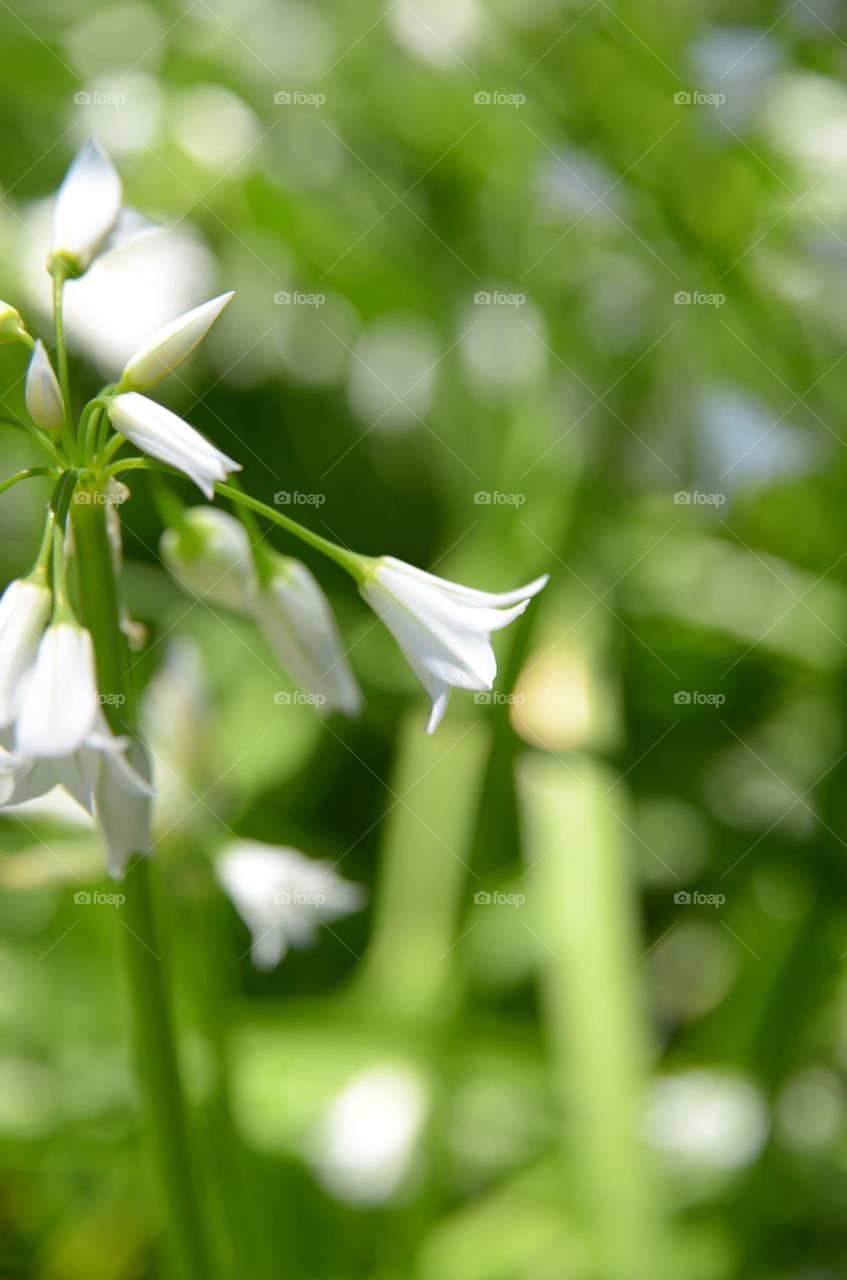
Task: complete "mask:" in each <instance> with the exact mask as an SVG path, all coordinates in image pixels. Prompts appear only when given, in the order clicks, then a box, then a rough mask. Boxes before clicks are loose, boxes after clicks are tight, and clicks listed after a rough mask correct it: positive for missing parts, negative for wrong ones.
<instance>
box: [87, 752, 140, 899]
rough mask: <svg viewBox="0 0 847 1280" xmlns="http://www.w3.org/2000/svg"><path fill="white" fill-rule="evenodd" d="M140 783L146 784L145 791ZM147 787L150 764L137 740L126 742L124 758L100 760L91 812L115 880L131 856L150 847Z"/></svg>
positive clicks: (111, 874) (110, 871)
mask: <svg viewBox="0 0 847 1280" xmlns="http://www.w3.org/2000/svg"><path fill="white" fill-rule="evenodd" d="M124 766H125V767H124ZM140 783H144V784H146V785H145V786H144V789H142V787H141V785H140ZM149 783H150V763H149V761H148V759H147V753H146V751H145V750H144V748H143V746H142V745H141V743H140V742H139V741H138V739H137V738H133V739H131V740H130V741H129V743H128V744H127V748H126V755H125V756H123V755H122V754H118V755H117V756H116V757H111V758H110V757H109V756H108V754H106V755H102V756H101V767H100V769H99V771H98V774H97V779H96V781H95V783H94V808H95V811H96V814H97V826H98V829H99V831H100V833H101V835H102V836H103V841H104V843H105V845H106V857H107V866H108V869H109V875H110V876H112V877H113V878H114V879H116V880H118V879H120V877H121V876H122V875H123V873H124V870H125V868H126V864H127V861H128V860H129V859H130V858H131V857H133V855H135V856H141V855H143V854H146V853H147V852H149V850H150V848H151V846H152V843H153V840H152V837H151V834H150V817H151V808H152V806H151V800H150V796H151V789H150V785H149Z"/></svg>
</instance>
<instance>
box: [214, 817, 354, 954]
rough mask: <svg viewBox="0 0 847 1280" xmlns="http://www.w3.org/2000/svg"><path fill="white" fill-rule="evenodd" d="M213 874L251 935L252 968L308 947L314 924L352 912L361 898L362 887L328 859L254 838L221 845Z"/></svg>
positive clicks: (312, 936)
mask: <svg viewBox="0 0 847 1280" xmlns="http://www.w3.org/2000/svg"><path fill="white" fill-rule="evenodd" d="M217 875H218V879H219V881H220V883H221V884H222V886H223V888H224V889H225V890H226V892H227V894H228V895H229V897H230V898H231V900H232V903H233V905H234V907H235V909H236V911H237V912H238V914H239V915H240V916H241V918H242V920H243V921H244V923H245V924H246V925H247V928H248V929H249V930H250V933H251V934H252V938H253V943H252V947H251V952H250V954H251V958H252V961H253V964H254V965H255V966H256V968H257V969H272V968H273V967H274V966H275V965H277V964H279V962H280V960H281V959H282V958H283V956H284V955H285V953H286V952H287V951H288V948H289V947H290V946H291V947H295V948H297V949H300V948H304V947H309V946H311V945H312V943H313V942H314V938H315V934H316V933H317V930H318V927H319V925H321V924H324V923H326V922H328V921H330V920H337V919H339V918H340V917H342V916H346V915H349V914H350V913H351V912H352V911H357V910H358V909H359V908H360V907H361V906H362V905H363V903H364V900H365V892H364V890H363V889H362V887H361V886H360V885H357V884H352V883H351V882H350V881H349V880H342V878H341V877H340V876H338V875H336V874H335V872H334V871H333V869H332V867H331V865H330V864H329V863H328V862H317V861H315V860H314V859H312V858H307V857H306V856H305V854H302V853H300V852H299V851H298V850H297V849H287V848H280V847H278V846H276V845H269V844H260V843H259V842H258V841H255V840H239V841H234V842H233V843H231V844H229V845H227V846H226V848H225V849H224V850H223V853H222V855H221V857H220V859H219V861H218V865H217Z"/></svg>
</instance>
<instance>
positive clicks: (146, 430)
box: [109, 391, 241, 499]
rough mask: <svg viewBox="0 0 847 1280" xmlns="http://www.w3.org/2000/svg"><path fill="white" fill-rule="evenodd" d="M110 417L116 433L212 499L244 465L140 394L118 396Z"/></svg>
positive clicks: (153, 401)
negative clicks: (223, 482) (217, 484)
mask: <svg viewBox="0 0 847 1280" xmlns="http://www.w3.org/2000/svg"><path fill="white" fill-rule="evenodd" d="M109 417H110V418H111V420H112V426H113V427H114V428H115V430H116V431H119V432H120V433H121V435H125V436H126V438H127V439H128V440H131V441H132V443H133V444H135V445H137V446H138V448H139V449H143V450H144V452H145V453H149V454H151V455H152V457H154V458H158V459H159V460H160V461H161V462H167V463H168V464H169V465H170V466H172V467H176V469H177V470H178V471H182V472H183V473H184V474H185V475H187V476H188V478H189V479H190V480H193V481H194V483H195V484H196V485H197V487H198V488H199V489H200V490H201V492H202V493H204V494H205V496H206V497H207V498H209V499H211V498H212V496H213V495H214V486H215V482H216V481H218V480H225V479H226V477H227V475H228V474H229V472H230V471H240V470H241V464H240V463H238V462H234V461H233V459H232V458H228V457H227V455H226V454H225V453H222V452H221V451H220V449H216V448H215V446H214V445H213V444H210V443H209V441H208V440H207V439H206V438H205V436H202V435H201V434H200V432H199V431H195V430H194V428H193V427H190V426H189V425H188V423H187V422H184V421H183V420H182V418H180V417H178V416H177V415H176V414H175V413H171V411H170V409H165V408H164V407H163V406H162V405H160V404H156V402H155V400H148V398H147V396H142V395H140V394H139V393H138V392H137V391H127V392H125V393H124V394H122V395H119V396H116V397H115V399H114V400H113V401H112V403H111V405H110V406H109Z"/></svg>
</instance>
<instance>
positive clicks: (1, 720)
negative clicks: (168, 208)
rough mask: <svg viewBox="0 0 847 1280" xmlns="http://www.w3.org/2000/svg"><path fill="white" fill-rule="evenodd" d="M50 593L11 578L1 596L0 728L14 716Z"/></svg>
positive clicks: (33, 584) (48, 606) (43, 625)
mask: <svg viewBox="0 0 847 1280" xmlns="http://www.w3.org/2000/svg"><path fill="white" fill-rule="evenodd" d="M52 600H53V597H52V595H51V593H50V591H49V589H48V588H47V587H43V586H40V585H39V584H38V583H35V582H22V581H20V580H18V581H15V582H10V583H9V585H8V587H7V588H6V590H5V591H4V592H3V595H2V598H0V728H5V727H7V726H8V725H10V724H11V723H12V721H13V720H14V718H15V716H16V714H17V710H18V703H19V700H20V695H21V691H22V682H23V679H24V677H25V674H26V672H27V671H28V670H29V668H30V667H31V666H32V664H33V662H34V661H35V655H36V653H37V651H38V642H39V640H40V639H41V634H42V632H43V630H44V628H45V626H46V625H47V619H48V618H49V617H50V609H51V606H52Z"/></svg>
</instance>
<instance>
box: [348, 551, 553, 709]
mask: <svg viewBox="0 0 847 1280" xmlns="http://www.w3.org/2000/svg"><path fill="white" fill-rule="evenodd" d="M546 581H547V578H546V577H544V578H537V579H536V580H535V582H531V583H529V584H528V585H527V586H526V587H522V588H519V589H518V591H506V592H502V593H499V594H493V593H489V592H484V591H474V590H472V589H471V588H470V587H462V586H460V585H459V584H458V583H455V582H448V581H447V580H446V579H444V578H437V577H435V576H434V575H433V574H429V573H424V572H423V571H422V570H421V569H416V568H414V566H412V565H407V564H405V563H404V562H403V561H402V560H397V559H396V558H395V557H394V556H383V557H382V558H381V559H380V560H378V561H377V562H376V563H375V565H374V566H373V567H372V568H371V570H370V572H369V574H368V576H367V577H366V579H365V581H364V583H363V584H362V587H361V592H362V595H363V596H364V598H365V599H366V600H367V602H368V604H369V605H370V606H371V608H372V609H373V610H374V612H375V613H376V614H377V615H378V616H379V617H380V618H381V619H382V621H383V622H384V623H385V625H386V627H387V628H388V630H389V631H390V632H391V634H392V635H393V636H394V638H395V640H396V641H397V643H398V644H399V646H400V648H401V649H402V650H403V653H404V654H405V656H406V659H407V661H408V662H409V665H410V666H411V667H412V670H413V671H414V673H415V675H416V676H417V677H418V679H419V680H420V682H421V684H422V685H423V686H424V688H425V689H426V691H427V693H428V694H429V696H430V698H431V699H432V704H433V706H432V711H431V714H430V718H429V723H428V725H427V732H428V733H433V732H434V730H435V729H436V728H437V727H438V725H439V723H440V722H441V719H442V717H443V716H444V712H445V710H446V707H447V696H448V691H449V689H450V687H451V686H452V687H455V688H459V689H490V688H491V686H492V684H493V682H494V678H495V676H496V674H497V662H496V659H495V657H494V650H493V649H492V647H491V632H492V631H499V630H501V629H502V628H503V627H505V626H508V624H509V623H510V622H513V621H514V620H515V618H517V617H519V616H520V614H522V613H523V611H524V610H525V609H526V607H527V605H528V604H529V597H530V596H531V595H533V594H535V593H536V592H538V591H540V590H541V588H542V587H543V586H544V585H545V583H546ZM498 605H499V606H504V605H505V606H511V607H507V608H503V607H499V608H498V607H496V606H498Z"/></svg>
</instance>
